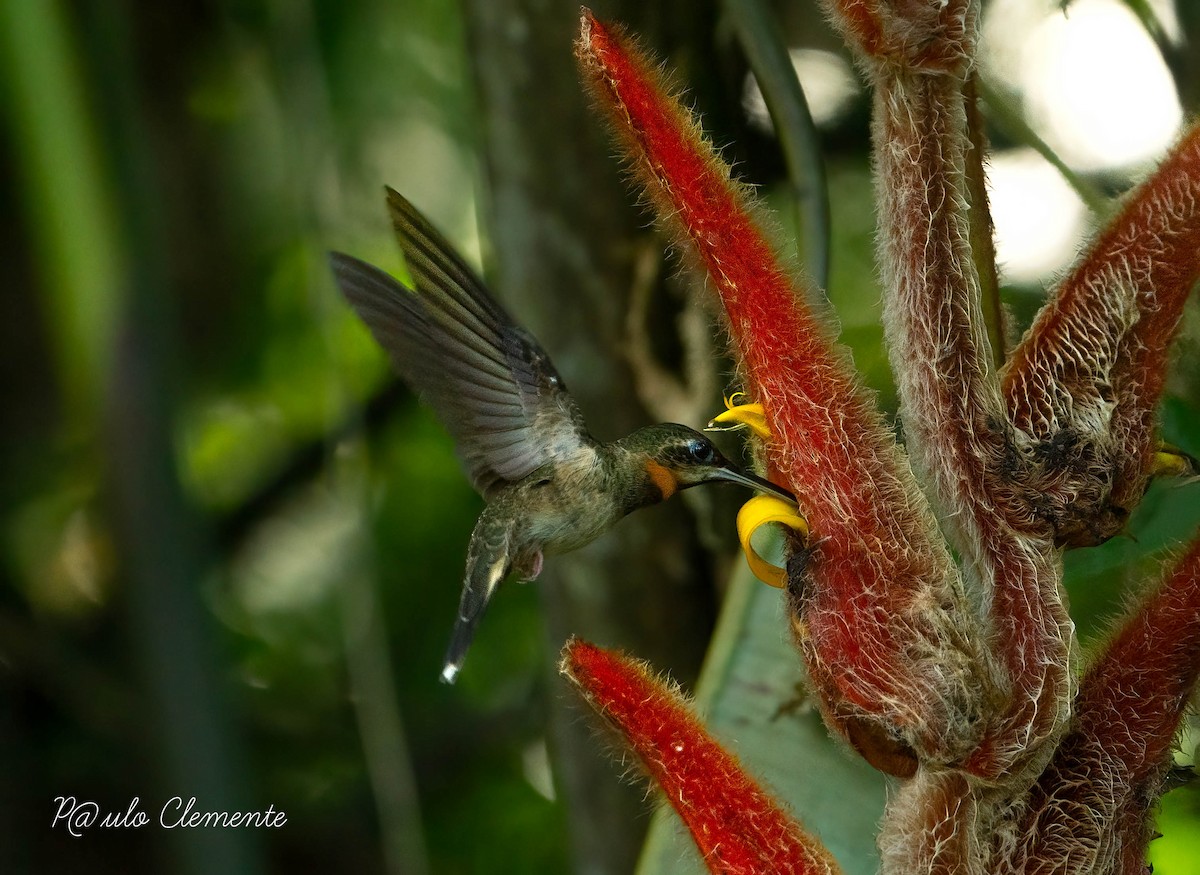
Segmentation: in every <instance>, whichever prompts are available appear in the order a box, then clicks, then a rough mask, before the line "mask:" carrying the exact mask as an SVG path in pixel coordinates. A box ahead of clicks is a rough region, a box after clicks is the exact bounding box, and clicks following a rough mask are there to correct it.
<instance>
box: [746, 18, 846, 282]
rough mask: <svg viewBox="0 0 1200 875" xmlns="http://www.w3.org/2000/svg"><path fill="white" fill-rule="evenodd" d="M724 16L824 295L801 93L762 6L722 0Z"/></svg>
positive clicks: (822, 218) (822, 212)
mask: <svg viewBox="0 0 1200 875" xmlns="http://www.w3.org/2000/svg"><path fill="white" fill-rule="evenodd" d="M725 10H726V12H727V13H728V15H729V17H730V19H731V20H732V21H733V25H734V29H735V30H736V32H737V35H738V40H739V41H740V42H741V44H742V48H743V49H744V50H745V52H746V59H747V60H748V61H749V62H750V70H751V72H753V73H754V78H755V79H756V80H757V81H758V86H759V88H760V89H761V90H762V94H763V100H765V101H766V104H767V110H768V111H769V112H770V114H771V120H772V121H773V122H774V123H775V131H776V134H777V135H778V137H779V144H780V147H781V148H782V149H783V157H784V161H785V162H786V164H787V168H788V180H789V183H790V187H791V193H792V197H793V198H794V200H795V202H796V212H797V215H798V217H799V218H801V219H802V221H801V227H802V228H803V239H804V254H805V255H806V256H807V257H806V259H805V264H806V266H807V267H808V270H809V272H810V274H811V275H812V277H813V279H814V280H815V281H816V284H817V287H818V288H820V289H822V290H823V291H825V292H828V289H829V260H830V236H831V235H830V219H829V188H828V186H827V185H826V182H825V165H824V163H823V161H822V159H821V144H820V141H819V139H818V137H817V127H816V125H815V124H814V123H813V119H812V113H810V112H809V110H808V101H807V100H806V99H805V97H804V89H803V88H802V87H801V86H800V80H799V79H798V78H797V77H796V68H795V67H794V66H793V65H792V59H791V57H790V56H789V55H788V50H787V45H786V44H785V43H784V40H783V34H782V33H780V30H779V25H778V24H777V23H776V21H775V18H774V16H773V15H772V13H771V10H770V8H769V6H768V4H767V3H766V2H765V0H725Z"/></svg>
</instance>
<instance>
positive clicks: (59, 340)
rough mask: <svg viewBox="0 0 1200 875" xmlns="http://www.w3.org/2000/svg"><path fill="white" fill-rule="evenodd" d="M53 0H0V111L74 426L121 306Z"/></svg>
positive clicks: (101, 367)
mask: <svg viewBox="0 0 1200 875" xmlns="http://www.w3.org/2000/svg"><path fill="white" fill-rule="evenodd" d="M78 57H79V56H78V53H77V52H76V50H75V47H74V46H73V45H72V41H71V38H70V32H69V28H68V27H67V23H66V21H65V19H64V15H63V10H62V8H61V4H60V3H59V2H57V0H0V83H3V84H2V85H0V87H3V88H4V90H5V92H6V94H5V96H6V99H5V100H4V101H3V108H0V118H3V119H4V121H5V122H6V126H7V128H8V133H9V137H10V141H11V143H12V147H13V152H14V154H15V157H16V164H17V175H18V177H19V179H20V182H21V185H22V187H23V189H24V195H25V212H26V214H27V215H28V216H29V219H30V221H29V229H28V234H29V239H30V241H31V243H32V244H33V249H34V253H35V259H34V263H35V264H36V265H37V267H38V271H39V276H38V279H39V280H40V282H41V286H42V288H43V290H44V306H45V309H46V320H45V321H46V327H47V329H48V330H49V333H50V336H51V339H52V344H53V346H54V353H55V357H56V359H57V367H58V373H59V381H60V383H61V386H62V391H63V395H64V398H65V402H66V403H65V405H64V407H65V409H66V410H67V411H68V415H69V416H70V417H71V419H72V420H73V421H72V422H71V423H70V425H71V426H73V427H84V426H86V425H87V424H88V423H90V422H91V421H92V420H94V418H95V416H96V415H97V413H98V404H99V399H100V398H101V397H102V390H101V385H100V381H101V379H102V376H103V375H104V374H107V373H108V372H109V365H110V352H111V347H112V336H113V327H114V324H115V320H116V313H117V311H118V309H119V307H120V297H121V293H120V284H119V281H118V277H119V276H120V273H121V265H120V251H121V250H120V246H119V245H118V241H117V239H116V233H115V228H116V227H117V223H116V221H115V217H116V207H115V206H114V203H113V197H112V192H111V191H110V189H109V186H108V180H107V179H106V178H105V175H104V173H103V171H102V169H101V161H100V157H99V150H98V147H97V137H96V132H95V129H94V127H93V119H92V118H91V117H90V111H89V108H88V96H87V94H86V89H85V86H84V78H83V76H81V74H80V70H79V63H78Z"/></svg>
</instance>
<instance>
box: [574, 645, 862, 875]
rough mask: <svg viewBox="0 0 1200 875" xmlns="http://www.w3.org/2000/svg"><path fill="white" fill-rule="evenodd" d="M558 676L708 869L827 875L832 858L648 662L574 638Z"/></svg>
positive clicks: (744, 874) (737, 874) (733, 873)
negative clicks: (652, 789)
mask: <svg viewBox="0 0 1200 875" xmlns="http://www.w3.org/2000/svg"><path fill="white" fill-rule="evenodd" d="M562 671H563V673H564V674H565V675H566V676H567V677H568V678H570V679H571V680H572V681H573V682H574V683H575V684H576V685H578V687H579V689H580V691H581V692H582V693H583V695H584V696H585V697H586V698H587V700H588V701H589V702H590V703H591V705H592V706H593V707H594V708H595V709H596V710H597V711H598V712H599V713H600V714H602V715H603V716H604V717H605V718H606V719H607V720H609V721H610V722H611V723H612V724H613V725H614V726H615V727H616V728H617V729H618V730H619V731H620V732H621V734H622V736H623V738H624V740H625V741H626V742H627V743H628V745H629V746H630V748H632V749H633V751H634V752H635V753H636V754H637V755H638V758H639V759H640V760H641V763H642V765H643V766H644V767H645V769H646V771H647V772H648V773H649V774H650V776H651V777H652V778H654V780H655V782H656V783H657V784H658V785H659V786H660V787H661V788H662V789H663V791H664V793H665V794H666V798H667V799H668V801H670V803H671V804H672V805H673V806H674V807H675V810H676V811H678V812H679V815H680V817H682V818H683V821H684V823H686V824H687V827H688V829H689V830H690V831H691V833H692V836H693V837H694V838H695V840H696V844H697V845H698V846H699V847H700V851H701V853H702V854H703V855H704V859H705V862H706V863H707V864H708V866H709V868H710V869H712V871H714V872H722V873H730V875H754V873H763V872H790V873H795V875H809V873H812V875H817V873H821V875H833V873H836V872H839V871H840V870H839V869H838V868H837V865H836V864H835V863H834V862H833V858H832V857H830V856H829V854H828V852H827V851H825V850H824V849H823V848H822V847H821V846H820V844H819V843H818V842H817V841H816V839H814V838H812V837H811V836H809V835H808V834H807V833H805V832H804V830H803V829H801V827H800V825H799V824H798V823H796V821H795V820H793V819H792V818H791V817H789V816H788V814H787V813H786V812H784V811H783V809H782V808H781V807H780V806H779V804H778V803H776V802H775V801H774V800H773V799H772V798H771V797H770V796H769V795H768V794H767V793H765V792H763V790H762V789H761V788H760V787H759V786H758V785H757V784H756V783H755V782H754V780H753V779H751V778H750V777H749V776H748V775H747V774H746V773H745V771H744V770H743V769H742V767H741V765H740V764H739V763H738V761H737V758H736V757H734V756H733V755H732V754H731V753H729V752H728V751H727V750H725V748H723V747H722V746H721V745H720V744H719V743H718V742H717V741H715V740H714V739H713V738H712V736H710V735H709V734H708V733H707V732H706V731H705V729H704V727H703V726H702V725H701V723H700V721H699V719H697V717H696V715H695V714H693V713H692V712H691V710H690V709H689V708H688V707H687V705H686V704H685V703H684V701H683V698H682V696H681V695H680V694H679V692H678V691H677V690H675V689H671V688H670V687H668V686H667V685H666V684H664V683H663V682H662V681H660V680H658V679H657V678H656V677H655V676H654V674H653V673H652V672H651V671H650V669H649V667H648V666H646V665H645V663H641V662H638V661H636V660H632V659H629V658H628V657H625V656H621V655H620V654H617V653H613V652H611V651H607V650H602V649H601V648H599V647H596V646H594V645H592V644H588V643H587V642H584V641H578V640H575V641H570V642H568V643H567V646H566V647H565V648H564V650H563V660H562Z"/></svg>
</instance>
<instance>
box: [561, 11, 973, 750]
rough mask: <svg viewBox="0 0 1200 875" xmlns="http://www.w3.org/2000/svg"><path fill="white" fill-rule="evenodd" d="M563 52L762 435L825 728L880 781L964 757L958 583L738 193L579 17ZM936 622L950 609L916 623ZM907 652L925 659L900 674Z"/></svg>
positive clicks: (902, 474) (602, 31)
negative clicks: (690, 257) (800, 536)
mask: <svg viewBox="0 0 1200 875" xmlns="http://www.w3.org/2000/svg"><path fill="white" fill-rule="evenodd" d="M577 53H578V55H579V58H580V62H581V65H582V67H583V70H584V74H585V80H586V81H587V83H588V84H589V85H590V87H591V89H592V91H593V94H595V95H596V97H597V102H598V103H599V104H600V106H602V107H604V108H605V109H606V110H607V111H608V112H609V114H610V116H611V117H612V119H613V121H614V125H615V127H616V129H617V131H618V133H619V134H620V136H621V137H622V139H623V140H624V142H625V144H626V147H627V149H628V151H629V153H630V159H631V162H632V164H633V166H634V168H635V169H636V170H637V171H638V175H639V178H640V179H641V181H642V182H643V184H644V185H645V187H646V190H647V192H648V193H649V194H650V196H651V199H652V200H653V201H654V202H655V204H656V206H657V208H658V212H659V215H660V216H664V217H667V218H666V221H667V222H668V224H669V226H670V227H671V229H672V230H673V231H674V232H675V233H676V234H678V235H679V236H680V238H681V239H682V241H683V242H684V243H685V246H686V249H687V251H690V252H692V253H694V255H695V257H696V259H697V260H698V261H699V262H700V264H701V265H702V266H703V267H704V269H705V270H706V272H707V274H708V276H709V277H710V278H711V280H712V282H713V285H714V286H715V288H716V291H717V292H718V294H719V295H720V298H721V302H722V304H723V305H724V307H725V310H726V313H727V315H728V317H729V325H730V328H731V331H732V334H733V338H734V343H735V344H736V346H737V351H738V353H739V358H740V359H741V361H742V364H743V366H744V369H745V373H746V376H747V380H748V383H749V389H750V394H751V395H752V396H754V397H755V399H756V400H758V401H760V402H761V403H762V404H763V406H764V408H765V412H766V416H767V421H768V423H769V425H770V427H771V430H772V432H773V434H774V436H775V437H774V440H772V441H771V442H770V444H769V445H768V447H767V455H768V460H769V466H770V468H771V469H772V470H774V471H776V472H777V473H778V475H780V476H782V478H783V480H784V481H785V482H787V483H788V485H789V486H790V487H791V488H792V490H793V491H794V492H795V493H796V496H797V499H798V501H799V505H800V509H801V512H802V513H803V514H804V515H805V517H806V518H807V519H808V521H809V525H810V527H811V529H812V532H813V542H812V543H811V544H807V545H796V546H797V549H800V550H803V551H805V553H806V555H807V561H806V562H805V571H804V574H803V575H802V576H801V577H800V578H798V579H796V580H794V581H792V583H791V585H790V586H789V593H790V596H791V599H792V602H793V610H794V612H795V613H796V614H797V616H798V617H799V618H800V620H799V622H798V623H797V624H796V629H797V631H798V632H799V639H800V643H801V646H802V647H803V648H804V649H805V652H806V655H807V656H808V664H809V668H810V672H811V675H812V678H813V681H814V683H815V684H816V685H817V687H818V688H819V689H820V690H821V691H823V694H822V695H821V696H820V697H819V699H820V701H821V702H822V705H823V707H824V708H825V714H826V717H827V719H828V720H829V721H830V723H831V724H832V725H833V726H834V727H835V728H837V729H838V731H840V732H842V733H843V734H844V735H845V736H846V737H847V738H848V739H849V740H850V741H851V743H853V744H854V745H855V746H856V747H857V748H858V749H859V750H861V751H862V752H863V753H864V755H867V756H868V758H870V759H872V762H876V763H877V764H879V765H883V764H884V763H893V764H895V765H893V766H891V767H890V768H889V770H895V769H899V770H900V771H901V772H906V771H911V764H912V762H913V760H912V757H911V756H910V755H907V754H905V752H904V748H906V747H908V746H912V747H913V748H915V749H918V750H921V751H923V752H929V751H931V750H932V749H933V748H934V747H935V746H945V745H946V744H947V739H949V744H950V746H954V745H956V744H957V745H958V747H959V748H960V749H965V748H966V747H967V746H968V745H969V743H970V741H971V739H970V738H960V737H958V736H959V735H961V734H962V733H963V727H964V725H965V724H964V723H963V721H962V720H961V719H960V715H961V713H962V712H964V711H969V710H971V709H972V708H973V707H974V706H973V701H974V699H975V698H976V697H977V696H978V695H979V694H980V691H981V690H982V689H985V688H986V687H987V680H986V679H985V678H981V677H979V676H977V675H975V674H974V669H973V668H972V666H980V665H981V664H982V663H981V660H980V659H978V654H977V653H974V652H972V651H971V649H970V642H969V639H968V638H967V637H966V636H964V635H963V634H962V629H963V628H964V627H965V625H966V621H965V619H963V617H962V614H965V611H962V613H956V611H959V610H961V601H962V594H961V592H960V590H959V585H958V580H957V577H956V574H955V571H954V569H953V565H952V563H951V561H950V557H949V554H948V553H947V552H946V550H945V548H944V546H943V545H942V544H941V543H940V541H939V540H938V538H937V534H936V526H935V524H934V522H933V518H932V515H931V513H930V511H929V508H928V505H927V504H926V503H925V501H924V499H923V498H922V497H921V495H920V493H919V491H918V490H917V488H916V484H915V483H914V482H913V481H912V478H911V475H910V473H909V471H908V467H907V464H906V463H905V461H904V458H903V455H902V453H901V452H900V451H899V450H898V449H897V447H896V446H895V442H894V439H893V438H892V436H891V433H890V431H889V430H888V429H887V427H886V426H885V425H884V423H883V420H882V418H881V416H880V415H879V413H878V411H877V410H876V409H875V408H874V406H873V405H872V403H871V399H870V398H869V397H868V396H867V394H866V393H865V392H864V391H863V390H862V389H861V387H860V386H859V385H858V384H857V382H856V380H855V379H854V376H853V372H852V370H851V367H850V365H849V357H848V356H847V355H846V354H845V352H844V351H842V350H839V349H837V348H836V347H835V346H834V345H833V344H832V343H831V342H830V341H829V340H828V338H827V331H826V328H825V326H824V325H822V324H821V322H820V321H819V320H818V319H817V318H816V317H815V316H814V315H813V314H812V313H811V312H809V310H808V309H807V307H806V306H805V305H804V303H803V301H802V295H801V291H800V289H799V288H798V286H797V284H796V283H795V281H794V280H793V279H792V278H791V277H790V276H789V275H788V273H787V272H786V271H785V270H784V269H783V267H782V266H781V265H780V263H779V261H778V260H777V258H776V256H775V253H774V250H773V248H772V247H771V245H770V243H769V242H768V241H767V239H766V237H765V236H764V235H763V233H762V231H761V229H760V228H759V226H758V224H757V222H756V221H755V219H754V217H753V215H752V212H751V209H750V206H749V200H748V195H747V193H746V192H745V191H744V189H743V188H742V187H741V186H740V185H738V184H737V183H735V182H733V181H732V180H731V179H730V177H729V170H728V168H727V167H726V166H725V165H724V164H723V163H722V162H721V161H720V159H719V158H718V156H717V155H716V153H715V152H714V150H713V148H712V146H711V145H710V144H709V143H708V142H707V141H706V140H705V139H704V138H703V135H702V134H701V132H700V131H699V129H698V128H697V127H696V125H695V123H694V122H693V121H692V120H691V118H690V117H688V115H687V114H686V112H685V111H684V110H683V108H682V107H680V106H679V104H678V102H677V101H676V100H675V99H674V98H672V97H671V96H670V94H669V92H668V90H667V89H666V87H665V85H664V83H663V82H662V80H661V77H660V76H659V75H658V74H657V72H656V71H655V69H654V67H653V66H652V65H651V64H650V63H649V62H648V61H647V60H646V59H645V57H644V56H643V55H642V54H641V53H640V52H639V51H638V50H637V49H636V48H635V47H634V46H633V45H632V44H631V43H630V42H629V41H628V40H627V39H626V38H625V37H624V36H623V35H621V34H620V33H619V32H618V31H616V30H614V29H611V28H609V27H607V26H605V25H603V24H601V23H600V22H598V21H596V20H595V18H593V17H592V16H591V15H590V13H587V12H586V11H585V13H584V18H583V25H582V32H581V36H580V39H579V42H578V44H577ZM810 580H815V581H818V582H819V585H816V586H813V585H809V581H810ZM941 605H949V607H950V610H949V611H946V612H944V613H941V612H937V611H931V610H929V608H930V607H931V606H941ZM914 640H919V641H923V642H925V643H924V645H923V649H924V650H925V651H926V652H928V653H929V654H931V655H933V654H936V660H928V661H925V662H922V661H919V660H917V661H914V660H912V659H908V658H905V657H904V656H903V654H902V652H901V651H906V650H907V651H912V650H914V649H916V648H914V646H913V641H914ZM935 662H936V664H935ZM946 663H949V664H952V665H953V666H954V670H953V671H946V670H945V664H946ZM834 703H836V708H835V707H834Z"/></svg>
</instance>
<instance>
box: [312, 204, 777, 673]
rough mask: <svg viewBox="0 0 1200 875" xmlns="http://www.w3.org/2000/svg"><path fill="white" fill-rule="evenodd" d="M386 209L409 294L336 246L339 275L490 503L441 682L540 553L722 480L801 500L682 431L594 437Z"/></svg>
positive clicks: (529, 355)
mask: <svg viewBox="0 0 1200 875" xmlns="http://www.w3.org/2000/svg"><path fill="white" fill-rule="evenodd" d="M387 202H388V209H389V211H390V213H391V217H392V223H393V225H394V227H395V230H396V236H397V238H398V239H399V242H400V248H401V250H402V251H403V253H404V260H405V262H406V264H407V266H408V271H409V273H410V275H411V276H412V280H413V285H414V288H412V289H409V288H407V287H405V286H403V285H402V284H400V283H399V282H397V281H396V280H395V279H393V278H392V277H391V276H389V275H388V274H386V273H384V272H383V271H381V270H379V269H378V268H376V267H373V266H371V265H369V264H367V263H365V262H363V261H359V260H358V259H356V258H353V257H351V256H349V255H343V254H341V253H336V252H335V253H332V254H331V257H330V258H331V263H332V267H333V274H334V276H335V278H336V279H337V282H338V285H339V286H340V287H341V290H342V293H343V294H344V295H345V297H346V299H347V300H348V301H349V302H350V304H351V305H352V306H353V307H354V309H355V310H356V311H357V312H358V315H359V316H360V317H361V318H362V320H363V322H365V323H366V324H367V327H368V328H369V329H370V330H371V333H372V334H373V335H374V336H375V339H376V340H377V341H378V342H379V344H380V346H382V347H383V348H384V349H385V350H386V351H387V352H388V354H389V355H390V356H391V359H392V362H393V363H394V364H395V366H396V369H397V370H398V371H399V372H400V374H401V376H402V377H403V378H404V379H405V380H406V381H407V382H408V383H409V384H410V385H411V386H412V387H413V388H415V389H416V390H417V392H418V393H419V394H420V395H421V396H422V397H423V399H424V400H425V401H426V402H427V403H428V404H429V405H430V406H431V407H433V409H434V411H435V412H436V413H437V415H438V417H439V418H440V419H441V421H442V423H443V424H444V425H445V426H446V428H447V429H448V430H449V431H450V433H451V435H452V436H453V437H454V439H455V441H456V442H457V444H458V451H459V455H460V456H461V457H462V459H463V462H464V464H465V467H466V470H467V473H468V475H469V476H470V478H471V482H472V484H473V485H474V486H475V488H476V489H477V490H478V491H479V492H480V493H481V494H482V495H483V497H484V499H485V500H486V501H487V507H485V508H484V511H483V513H482V514H481V515H480V517H479V521H478V522H477V523H476V524H475V529H474V531H473V532H472V533H471V543H470V546H469V547H468V548H467V569H466V576H465V579H464V581H463V589H462V598H461V601H460V603H459V608H458V617H457V619H456V620H455V624H454V631H453V633H452V635H451V639H450V646H449V649H448V650H447V652H446V661H445V665H444V667H443V669H442V680H443V681H445V682H447V683H453V682H454V679H455V677H456V676H457V675H458V672H459V670H460V669H461V668H462V664H463V659H464V658H465V656H466V652H467V648H468V647H469V646H470V644H471V639H472V638H473V637H474V634H475V629H476V627H477V625H478V624H479V621H480V618H481V617H482V616H483V613H484V610H485V609H486V608H487V605H488V602H489V601H490V600H491V598H492V595H493V594H494V593H495V592H496V589H497V587H498V586H499V585H500V584H501V583H502V582H503V581H504V579H505V578H507V577H508V576H509V574H510V573H515V574H516V575H518V576H519V577H520V578H521V579H523V580H533V579H534V578H536V577H537V576H538V574H539V573H540V572H541V570H542V556H543V554H552V553H565V552H567V551H569V550H574V549H577V548H579V547H582V546H584V545H585V544H588V543H590V542H591V541H593V540H595V539H596V538H598V537H599V536H600V535H602V534H604V532H606V531H608V529H610V528H611V527H612V526H613V525H614V524H615V523H616V522H617V521H618V520H620V519H621V518H623V517H624V516H626V515H627V514H629V513H630V512H632V511H634V510H637V509H638V508H640V507H646V506H647V505H651V504H657V503H658V502H660V501H664V500H666V499H668V498H670V497H671V496H672V495H674V494H675V493H676V492H678V491H679V490H681V489H687V488H688V487H690V486H695V485H696V484H698V483H709V482H712V481H716V480H727V481H731V482H734V483H741V484H743V485H745V486H749V487H751V488H754V489H761V490H764V491H766V492H771V493H774V494H775V495H778V496H781V497H783V498H786V499H787V500H788V501H792V502H794V501H795V498H794V496H793V495H792V494H791V493H790V492H788V491H787V490H786V489H783V488H781V487H779V486H776V485H775V484H773V483H770V482H768V481H767V480H764V479H762V478H760V477H756V476H754V475H753V474H749V473H746V472H744V471H742V470H740V469H738V468H737V467H735V466H734V465H733V463H731V462H730V461H729V460H728V459H726V458H725V457H724V456H722V455H721V453H720V452H718V451H717V448H716V447H715V446H713V444H712V443H711V442H710V441H709V440H708V438H706V437H705V436H704V435H702V434H700V433H699V432H696V431H693V430H692V429H690V428H688V427H686V426H683V425H675V424H664V425H652V426H648V427H646V428H640V429H638V430H637V431H635V432H633V434H630V435H629V436H627V437H624V438H621V439H620V440H616V441H613V442H612V443H601V442H599V441H597V440H596V439H595V438H593V437H592V436H591V435H590V434H589V433H588V430H587V428H586V427H585V425H584V422H583V418H582V416H581V415H580V413H579V409H578V408H577V407H576V405H575V401H574V399H573V398H572V397H571V395H570V394H569V393H568V392H567V388H566V386H564V385H563V381H562V378H561V377H559V375H558V372H557V371H556V370H555V368H554V365H553V364H552V363H551V361H550V357H549V356H547V355H546V353H545V352H544V351H543V350H542V347H541V345H540V344H539V343H538V342H537V340H536V339H535V338H534V337H533V335H532V334H530V333H529V332H528V331H526V330H525V329H524V328H522V327H521V326H520V325H518V324H517V323H516V322H515V321H514V320H513V319H512V317H511V316H509V315H508V313H507V312H506V311H505V310H504V308H503V307H501V306H500V304H499V303H498V302H497V301H496V300H495V299H494V298H493V297H492V296H491V294H490V293H489V292H488V290H487V289H486V288H485V287H484V285H483V283H482V282H481V281H480V280H479V278H478V277H477V276H476V275H475V273H474V271H472V270H471V269H470V268H469V267H468V266H467V265H466V264H465V263H464V262H463V260H462V259H461V258H460V257H459V256H458V255H457V253H455V251H454V249H453V248H452V247H451V246H450V244H449V243H447V242H446V240H445V238H443V237H442V235H441V234H439V233H438V232H437V231H436V230H435V229H434V228H433V226H432V225H430V223H429V222H428V221H427V220H426V219H425V217H424V216H422V215H421V213H420V212H418V211H417V209H416V208H415V207H414V206H413V205H412V204H410V203H409V202H408V201H407V200H406V199H405V198H404V197H402V196H401V195H400V194H398V193H397V192H395V191H393V190H392V189H390V188H389V189H387Z"/></svg>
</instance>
